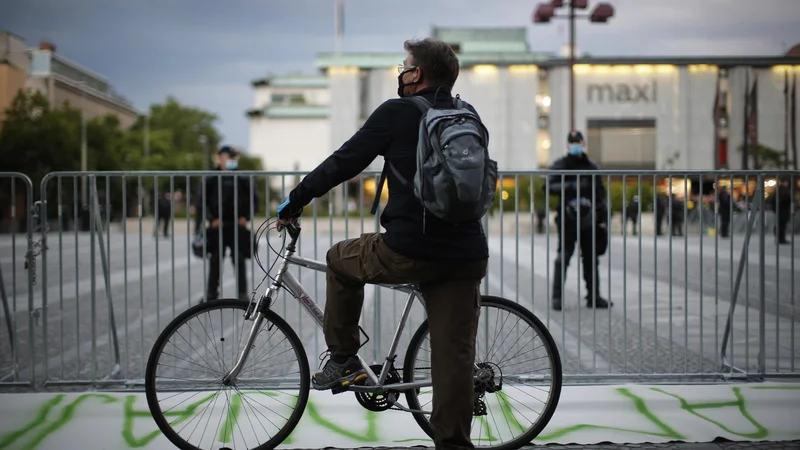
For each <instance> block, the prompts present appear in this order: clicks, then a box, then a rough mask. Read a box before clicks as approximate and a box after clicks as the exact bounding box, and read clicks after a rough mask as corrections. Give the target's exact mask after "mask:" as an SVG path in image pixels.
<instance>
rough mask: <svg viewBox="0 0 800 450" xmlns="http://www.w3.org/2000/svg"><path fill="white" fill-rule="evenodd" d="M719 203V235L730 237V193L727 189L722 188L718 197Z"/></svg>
mask: <svg viewBox="0 0 800 450" xmlns="http://www.w3.org/2000/svg"><path fill="white" fill-rule="evenodd" d="M717 200H718V202H719V235H720V237H724V238H725V237H728V236H730V231H731V193H730V192H729V191H728V188H727V187H722V188H721V189H720V191H719V195H718V199H717Z"/></svg>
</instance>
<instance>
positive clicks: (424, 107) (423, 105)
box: [407, 95, 433, 115]
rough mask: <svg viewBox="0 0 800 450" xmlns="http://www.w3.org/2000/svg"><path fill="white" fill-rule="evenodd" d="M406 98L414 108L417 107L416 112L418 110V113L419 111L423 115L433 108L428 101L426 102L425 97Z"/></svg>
mask: <svg viewBox="0 0 800 450" xmlns="http://www.w3.org/2000/svg"><path fill="white" fill-rule="evenodd" d="M407 98H408V99H409V100H411V103H413V104H414V106H416V107H417V109H418V110H419V111H420V112H421V113H422V114H423V115H424V114H425V113H426V112H428V110H429V109H431V108H433V104H431V102H429V101H428V100H427V99H426V98H425V97H423V96H421V95H414V96H412V97H407Z"/></svg>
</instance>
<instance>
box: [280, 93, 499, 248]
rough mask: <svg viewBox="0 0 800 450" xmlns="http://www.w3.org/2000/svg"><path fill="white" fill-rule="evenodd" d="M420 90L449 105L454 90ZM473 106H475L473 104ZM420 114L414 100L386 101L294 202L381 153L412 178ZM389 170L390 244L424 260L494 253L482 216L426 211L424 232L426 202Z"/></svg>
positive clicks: (386, 221)
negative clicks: (455, 218)
mask: <svg viewBox="0 0 800 450" xmlns="http://www.w3.org/2000/svg"><path fill="white" fill-rule="evenodd" d="M415 95H422V96H424V97H425V98H426V99H427V100H428V101H430V102H434V101H435V103H434V106H435V107H445V106H449V105H452V101H453V98H452V96H451V94H450V90H449V89H447V88H445V87H442V88H440V89H439V90H438V94H436V88H427V89H423V90H421V91H419V92H418V93H416V94H415ZM434 96H435V97H436V98H435V100H434ZM469 108H470V109H471V110H472V111H474V108H472V107H471V106H470V107H469ZM476 114H477V113H476ZM421 118H422V113H421V112H420V111H419V110H418V109H417V108H416V106H414V104H413V103H412V102H411V100H409V99H402V98H397V99H391V100H387V101H385V102H384V103H383V104H381V105H380V106H378V108H377V109H376V110H375V111H374V112H373V113H372V114H371V115H370V117H369V118H368V119H367V121H366V122H365V123H364V126H363V127H361V129H360V130H358V131H357V132H356V133H355V134H354V135H353V137H351V138H350V139H349V140H348V141H347V142H345V143H344V144H343V145H342V146H341V148H339V149H338V150H336V151H335V152H334V153H333V154H332V155H331V156H329V157H328V158H327V159H325V161H323V162H322V164H320V165H319V167H317V168H316V169H314V170H313V171H312V172H311V173H309V174H308V175H307V176H306V177H305V178H304V179H303V181H301V182H300V184H299V185H298V186H297V187H295V188H294V189H293V190H292V192H291V193H290V194H289V200H290V202H291V203H292V204H294V205H297V206H305V205H307V204H308V203H310V202H311V200H312V199H314V198H317V197H320V196H322V195H324V194H325V193H327V192H328V191H330V190H331V189H333V188H334V187H335V186H337V185H339V184H341V183H343V182H345V181H346V180H349V179H351V178H353V177H355V176H357V175H358V174H359V173H361V172H362V171H363V170H364V169H366V168H367V167H368V166H369V165H370V163H372V161H373V160H375V158H376V157H378V156H379V155H380V156H383V157H384V159H385V160H387V161H389V162H391V163H392V165H393V166H394V167H395V169H397V171H398V172H400V175H402V176H403V177H404V178H405V179H406V180H412V179H413V178H414V174H415V172H416V152H417V139H418V136H419V122H420V119H421ZM387 172H388V173H387V175H386V180H387V185H388V189H389V202H388V203H387V205H386V208H385V209H384V210H383V213H382V214H381V225H382V226H383V227H384V228H385V229H386V234H385V236H384V240H385V242H386V245H388V246H389V248H391V249H392V250H394V251H395V252H397V253H399V254H402V255H405V256H407V257H409V258H414V259H421V260H459V259H463V260H471V259H485V258H488V257H489V249H488V245H487V242H486V236H485V234H484V232H483V227H482V226H481V223H480V221H479V220H475V221H473V222H468V223H462V224H457V225H456V224H451V223H448V222H444V221H442V220H439V219H438V218H436V217H435V216H433V214H427V216H426V219H425V221H426V222H425V232H424V233H423V229H422V218H423V207H422V204H421V203H420V202H419V201H418V200H417V199H416V197H415V196H414V191H413V189H414V188H413V186H412V185H410V184H409V185H404V184H402V183H401V182H400V180H399V179H398V178H397V177H396V176H395V175H394V174H393V173H392V171H391V170H389V171H387Z"/></svg>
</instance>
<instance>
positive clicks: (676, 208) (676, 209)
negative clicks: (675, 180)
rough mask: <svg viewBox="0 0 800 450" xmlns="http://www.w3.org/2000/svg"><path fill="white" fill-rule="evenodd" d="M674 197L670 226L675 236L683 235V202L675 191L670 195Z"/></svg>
mask: <svg viewBox="0 0 800 450" xmlns="http://www.w3.org/2000/svg"><path fill="white" fill-rule="evenodd" d="M670 197H671V198H672V209H671V211H672V218H671V222H670V228H671V230H670V231H671V232H672V235H673V236H683V219H684V217H683V202H684V201H685V200H686V199H684V200H681V199H679V198H678V196H677V195H675V194H674V193H673V194H672V195H671V196H670Z"/></svg>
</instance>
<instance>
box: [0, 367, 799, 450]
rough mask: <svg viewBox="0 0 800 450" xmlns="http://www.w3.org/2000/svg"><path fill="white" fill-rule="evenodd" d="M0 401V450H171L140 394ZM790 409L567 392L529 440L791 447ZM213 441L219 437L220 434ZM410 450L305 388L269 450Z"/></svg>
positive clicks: (731, 399)
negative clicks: (302, 403) (284, 432)
mask: <svg viewBox="0 0 800 450" xmlns="http://www.w3.org/2000/svg"><path fill="white" fill-rule="evenodd" d="M0 399H1V400H0V418H2V420H0V449H2V450H4V449H15V450H16V449H20V450H22V449H26V450H27V449H54V450H55V449H58V450H64V449H81V450H100V449H128V448H131V449H133V448H136V449H148V450H151V449H153V450H155V449H171V448H174V446H172V445H171V444H170V443H169V441H167V439H166V438H165V437H164V436H163V435H161V433H160V432H159V430H158V427H157V426H156V424H155V422H154V421H153V419H152V417H151V416H150V412H149V410H148V408H147V401H146V400H145V396H144V394H141V393H130V394H125V393H102V392H87V393H63V394H53V393H47V394H44V393H42V394H3V395H1V396H0ZM199 409H200V408H198V410H199ZM798 411H800V384H786V383H758V384H715V385H689V386H680V385H658V386H654V385H653V386H651V385H617V386H567V387H564V388H563V390H562V394H561V401H560V402H559V406H558V410H557V411H556V413H555V415H554V416H553V418H552V420H551V421H550V424H549V425H548V426H547V428H546V429H545V430H544V431H543V432H542V433H541V434H540V435H539V437H538V438H537V439H536V440H535V441H534V442H535V443H537V444H545V443H560V444H569V443H575V444H595V443H599V442H614V443H646V442H669V441H686V442H709V441H712V440H714V439H715V438H717V437H724V438H727V439H731V440H736V441H759V440H774V441H777V440H795V439H800V413H798ZM256 426H258V425H256ZM248 428H249V427H248ZM218 436H220V438H221V439H223V440H228V439H227V438H226V437H225V433H218ZM231 444H232V443H231V442H228V446H231V447H232V445H231ZM415 445H428V446H431V445H432V441H431V440H430V439H429V438H428V437H427V436H426V435H425V433H424V432H423V431H422V430H421V429H420V428H419V426H418V425H417V423H416V422H415V421H414V419H413V417H412V416H411V415H410V414H408V413H405V412H401V411H386V412H381V413H376V412H371V411H367V410H365V409H363V408H362V407H361V406H360V405H359V404H358V403H357V401H356V399H355V398H354V397H353V395H352V394H341V395H336V396H333V395H331V394H330V393H329V392H317V391H312V392H311V396H310V398H309V402H308V406H307V408H306V410H305V414H304V415H303V418H302V420H301V421H300V423H299V424H298V426H297V428H296V429H295V431H294V432H293V433H292V435H291V436H290V437H289V439H288V440H287V441H286V442H284V444H282V445H281V446H280V447H279V448H287V449H291V448H324V447H344V448H356V447H385V446H388V447H410V446H415ZM223 446H225V443H224V442H220V443H219V447H223Z"/></svg>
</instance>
